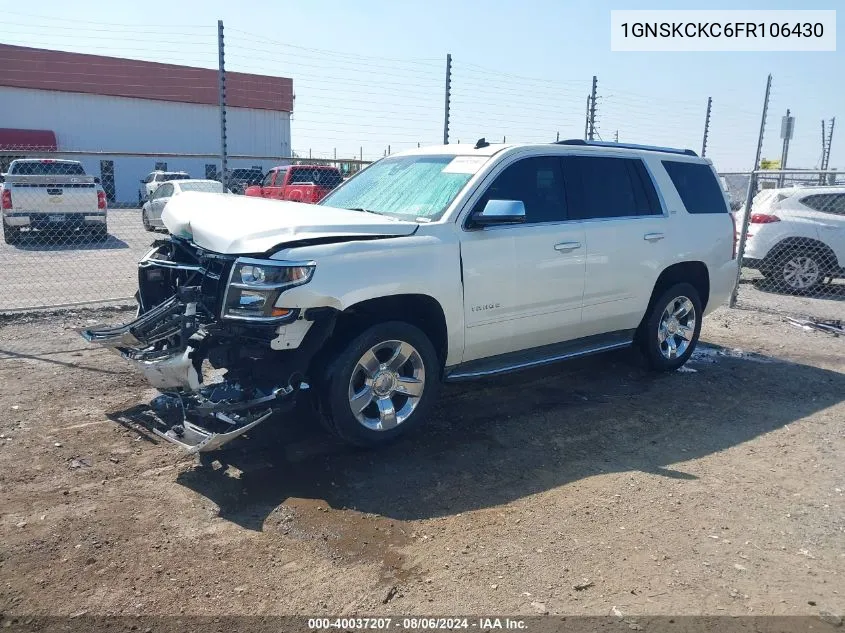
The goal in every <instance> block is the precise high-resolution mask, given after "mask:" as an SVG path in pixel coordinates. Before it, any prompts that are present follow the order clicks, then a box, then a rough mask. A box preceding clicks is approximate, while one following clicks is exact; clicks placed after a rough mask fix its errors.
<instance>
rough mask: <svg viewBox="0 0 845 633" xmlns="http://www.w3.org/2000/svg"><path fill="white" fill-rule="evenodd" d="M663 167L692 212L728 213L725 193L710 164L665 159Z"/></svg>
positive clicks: (688, 209) (685, 204)
mask: <svg viewBox="0 0 845 633" xmlns="http://www.w3.org/2000/svg"><path fill="white" fill-rule="evenodd" d="M663 167H664V169H666V173H668V174H669V178H671V179H672V184H674V185H675V189H677V190H678V195H680V196H681V201H682V202H683V203H684V206H685V207H686V208H687V211H688V212H690V213H727V212H728V205H727V204H725V194H724V193H723V192H722V187H721V185H720V184H719V181H718V180H716V176H715V175H714V174H713V170H712V169H711V168H710V165H706V164H704V163H683V162H680V161H673V160H664V161H663Z"/></svg>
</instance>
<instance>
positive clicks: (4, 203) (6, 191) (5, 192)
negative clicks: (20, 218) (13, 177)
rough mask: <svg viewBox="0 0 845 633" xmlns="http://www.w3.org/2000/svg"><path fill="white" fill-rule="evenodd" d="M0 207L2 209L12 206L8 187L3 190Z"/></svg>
mask: <svg viewBox="0 0 845 633" xmlns="http://www.w3.org/2000/svg"><path fill="white" fill-rule="evenodd" d="M0 207H2V208H3V209H4V210H5V209H11V208H12V191H11V190H10V189H4V190H3V197H2V200H0Z"/></svg>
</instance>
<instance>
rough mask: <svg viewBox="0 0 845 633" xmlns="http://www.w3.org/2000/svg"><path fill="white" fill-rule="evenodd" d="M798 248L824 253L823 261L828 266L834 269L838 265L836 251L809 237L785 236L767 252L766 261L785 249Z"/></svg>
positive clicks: (771, 259) (769, 260) (777, 255)
mask: <svg viewBox="0 0 845 633" xmlns="http://www.w3.org/2000/svg"><path fill="white" fill-rule="evenodd" d="M798 249H801V250H808V251H817V252H819V253H824V258H825V261H824V262H823V263H826V264H828V268H830V269H835V268H838V267H839V263H838V262H837V260H836V253H834V252H833V250H832V249H831V248H830V246H828V245H827V244H825V243H824V242H821V241H819V240H816V239H813V238H811V237H787V238H786V239H783V240H781V241H780V242H778V243H777V244H775V246H774V247H772V249H771V250H770V251H769V252H768V254H767V255H766V261H768V262H771V261H773V260H774V258H776V257H779V256H780V255H782V254H783V253H784V252H786V251H790V250H798ZM775 263H776V262H775Z"/></svg>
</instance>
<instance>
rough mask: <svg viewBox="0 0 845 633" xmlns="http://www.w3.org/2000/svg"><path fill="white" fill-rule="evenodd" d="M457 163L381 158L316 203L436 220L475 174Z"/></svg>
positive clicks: (444, 159)
mask: <svg viewBox="0 0 845 633" xmlns="http://www.w3.org/2000/svg"><path fill="white" fill-rule="evenodd" d="M459 162H460V161H459V160H456V158H455V156H454V155H439V156H397V157H396V158H383V159H382V160H380V161H378V162H376V163H373V164H372V165H370V166H369V167H367V168H366V169H365V170H363V171H362V172H360V173H359V174H357V175H356V176H355V177H354V178H352V179H350V180H348V181H347V182H346V183H344V184H343V186H342V187H339V188H338V189H335V190H334V191H333V192H332V193H330V194H329V195H328V196H326V197H325V198H323V200H322V202H320V204H323V205H326V206H330V207H338V208H341V209H363V210H366V211H372V212H374V213H380V214H383V215H390V216H394V217H399V218H402V219H416V218H425V219H428V220H437V219H439V218H440V216H441V215H443V212H444V211H445V210H446V207H448V206H449V204H450V203H451V202H452V200H454V199H455V196H457V195H458V193H459V192H460V191H461V189H463V187H464V185H466V184H467V181H468V180H469V179H470V178H472V175H473V173H475V171H477V168H475V167H473V168H472V169H466V168H464V167H462V166H459ZM464 172H469V173H464Z"/></svg>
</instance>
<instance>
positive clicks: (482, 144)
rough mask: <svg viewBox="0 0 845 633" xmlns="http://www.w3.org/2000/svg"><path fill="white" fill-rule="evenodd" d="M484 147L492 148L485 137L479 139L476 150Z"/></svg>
mask: <svg viewBox="0 0 845 633" xmlns="http://www.w3.org/2000/svg"><path fill="white" fill-rule="evenodd" d="M483 147H490V143H488V142H487V141H486V140H485V139H484V138H483V137H482V138H480V139H478V141H477V142H476V144H475V149H481V148H483Z"/></svg>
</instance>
